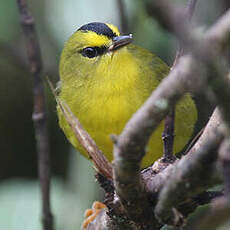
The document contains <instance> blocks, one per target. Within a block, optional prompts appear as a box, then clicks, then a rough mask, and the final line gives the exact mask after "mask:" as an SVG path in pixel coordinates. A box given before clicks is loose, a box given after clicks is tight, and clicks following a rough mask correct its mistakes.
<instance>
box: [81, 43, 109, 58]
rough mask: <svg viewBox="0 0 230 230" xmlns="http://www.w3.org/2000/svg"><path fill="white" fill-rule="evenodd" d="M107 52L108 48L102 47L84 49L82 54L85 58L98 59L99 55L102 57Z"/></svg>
mask: <svg viewBox="0 0 230 230" xmlns="http://www.w3.org/2000/svg"><path fill="white" fill-rule="evenodd" d="M105 52H106V47H105V46H102V47H98V46H95V47H86V48H84V49H82V50H81V51H80V53H81V54H82V55H83V56H84V57H88V58H93V57H97V56H99V55H102V54H104V53H105Z"/></svg>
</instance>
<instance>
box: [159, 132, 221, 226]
mask: <svg viewBox="0 0 230 230" xmlns="http://www.w3.org/2000/svg"><path fill="white" fill-rule="evenodd" d="M222 140H223V134H222V133H220V132H217V131H216V134H215V135H213V136H212V137H209V140H208V141H207V142H206V143H204V144H203V146H202V148H200V149H199V151H197V152H196V153H194V154H193V155H192V156H191V154H189V155H186V156H185V157H184V158H183V159H182V160H181V161H179V162H178V163H177V165H176V166H175V167H174V170H173V174H172V176H170V177H169V179H168V181H167V182H166V184H165V185H164V187H163V189H162V191H161V192H160V195H159V201H158V203H157V205H156V208H155V213H156V215H157V217H158V218H159V220H161V221H162V222H163V223H167V224H171V225H175V226H180V225H182V224H183V216H182V215H181V214H180V213H179V212H178V211H177V209H178V206H179V204H181V202H182V201H185V200H186V199H188V198H191V197H192V196H194V195H196V194H197V193H199V192H202V191H204V189H207V188H208V187H209V186H213V185H215V184H217V183H218V182H219V179H218V178H216V173H215V171H216V168H215V166H216V164H215V163H216V160H217V156H218V154H217V153H218V148H219V146H220V143H221V141H222ZM204 164H205V166H204ZM204 168H205V170H204ZM198 175H199V176H198ZM171 194H174V195H173V196H172V195H171Z"/></svg>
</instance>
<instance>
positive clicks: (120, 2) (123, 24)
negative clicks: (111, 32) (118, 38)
mask: <svg viewBox="0 0 230 230" xmlns="http://www.w3.org/2000/svg"><path fill="white" fill-rule="evenodd" d="M117 6H118V11H119V18H120V25H121V32H122V33H127V32H128V19H127V14H126V12H125V4H124V1H123V0H117Z"/></svg>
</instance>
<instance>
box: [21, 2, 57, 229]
mask: <svg viewBox="0 0 230 230" xmlns="http://www.w3.org/2000/svg"><path fill="white" fill-rule="evenodd" d="M17 4H18V8H19V13H20V20H21V26H22V29H23V32H24V35H25V39H26V47H27V55H28V60H29V66H30V72H31V74H32V75H33V78H34V89H33V93H34V112H33V121H34V127H35V135H36V140H37V142H36V144H37V152H38V161H39V162H38V168H39V179H40V184H41V191H42V223H43V229H44V230H52V229H53V217H52V214H51V210H50V177H51V175H50V156H49V154H50V153H49V141H48V133H47V121H46V106H45V96H44V88H43V84H42V77H41V72H42V60H41V54H40V46H39V42H38V38H37V35H36V31H35V25H34V19H33V17H32V16H31V14H30V12H29V10H28V7H27V3H26V0H17Z"/></svg>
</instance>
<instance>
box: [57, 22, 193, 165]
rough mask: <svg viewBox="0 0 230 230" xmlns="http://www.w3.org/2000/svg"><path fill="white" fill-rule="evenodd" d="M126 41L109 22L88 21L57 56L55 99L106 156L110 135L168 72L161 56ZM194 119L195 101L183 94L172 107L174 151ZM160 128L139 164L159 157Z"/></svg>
mask: <svg viewBox="0 0 230 230" xmlns="http://www.w3.org/2000/svg"><path fill="white" fill-rule="evenodd" d="M131 41H132V38H131V35H126V36H121V35H120V32H119V30H118V29H117V27H115V26H114V25H112V24H105V23H98V22H93V23H89V24H86V25H84V26H82V27H81V28H79V29H78V30H77V31H76V32H75V33H74V34H73V35H72V36H71V37H70V38H69V40H68V41H67V42H66V44H65V47H64V49H63V52H62V55H61V60H60V78H61V82H60V93H59V98H60V99H61V100H63V101H65V102H66V103H67V104H68V106H69V107H70V109H71V111H72V112H73V113H74V114H75V116H76V117H77V118H78V119H79V120H80V122H81V124H82V125H83V127H84V128H85V129H86V130H87V132H88V133H89V134H90V135H91V137H92V138H93V139H94V140H95V142H96V144H97V145H98V147H99V148H100V149H101V150H102V151H103V152H104V154H105V155H106V157H107V158H108V159H109V160H110V161H111V160H112V159H113V155H112V152H113V144H112V142H111V140H110V135H111V134H120V133H121V131H122V129H123V128H124V126H125V124H126V122H127V121H128V120H129V119H130V117H131V116H132V114H133V113H135V112H136V111H137V110H138V108H139V107H140V106H141V105H142V104H143V103H144V102H145V100H146V99H147V98H148V97H149V96H150V94H151V93H152V91H153V90H154V89H156V87H157V86H158V85H159V83H160V81H161V80H162V79H163V78H164V77H165V76H166V75H167V74H168V72H169V67H168V66H167V65H166V64H165V63H164V62H163V61H162V60H161V59H159V58H158V57H157V56H155V55H154V54H152V53H151V52H149V51H148V50H146V49H143V48H141V47H139V46H135V45H133V44H131ZM58 116H59V123H60V126H61V128H62V129H63V131H64V133H65V135H66V136H67V138H68V139H69V141H70V142H71V143H72V144H73V145H74V146H75V147H76V149H78V150H79V151H80V152H81V153H82V154H84V155H86V153H85V152H84V150H83V149H82V148H81V146H80V145H79V143H78V141H77V139H76V138H75V136H74V134H73V131H72V130H71V128H70V127H69V125H68V123H67V122H66V120H65V118H64V116H63V114H62V112H61V110H60V109H58ZM196 120H197V111H196V106H195V104H194V102H193V100H192V98H191V96H190V95H189V94H187V95H185V96H184V97H183V98H182V99H181V100H180V102H179V103H178V104H177V106H176V117H175V142H174V152H178V151H180V150H181V149H182V148H183V147H184V146H185V144H186V143H187V142H188V140H189V139H190V137H191V135H192V133H193V128H194V124H195V122H196ZM163 129H164V122H163V121H162V122H161V124H160V125H159V127H158V128H157V130H156V131H155V132H154V133H153V134H152V136H151V138H150V140H149V143H148V146H147V154H146V155H145V157H144V159H143V161H142V167H146V166H149V165H150V164H151V163H153V161H154V160H156V159H158V158H159V157H161V155H162V153H163V142H162V138H161V134H162V131H163Z"/></svg>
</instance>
